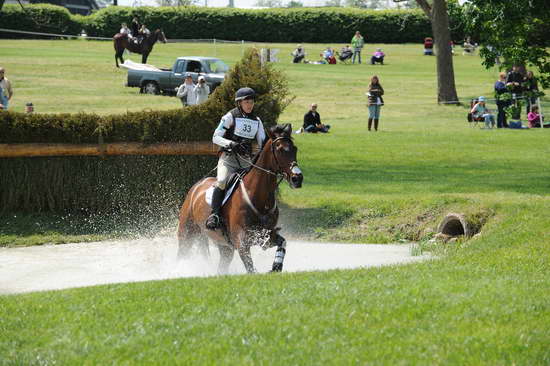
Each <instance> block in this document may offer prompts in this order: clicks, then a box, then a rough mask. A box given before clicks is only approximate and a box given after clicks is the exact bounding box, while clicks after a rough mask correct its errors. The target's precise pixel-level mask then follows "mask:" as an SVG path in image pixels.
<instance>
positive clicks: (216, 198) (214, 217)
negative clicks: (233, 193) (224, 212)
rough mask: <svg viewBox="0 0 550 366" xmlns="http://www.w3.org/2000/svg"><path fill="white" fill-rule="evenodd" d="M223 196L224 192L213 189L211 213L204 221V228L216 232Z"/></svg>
mask: <svg viewBox="0 0 550 366" xmlns="http://www.w3.org/2000/svg"><path fill="white" fill-rule="evenodd" d="M223 196H224V190H223V189H220V188H218V187H214V192H212V213H211V214H210V216H208V218H207V219H206V227H207V228H208V229H210V230H216V229H217V228H218V227H220V223H221V218H220V210H221V207H222V201H223Z"/></svg>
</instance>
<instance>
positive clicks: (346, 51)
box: [338, 45, 353, 62]
mask: <svg viewBox="0 0 550 366" xmlns="http://www.w3.org/2000/svg"><path fill="white" fill-rule="evenodd" d="M351 56H353V50H352V49H351V47H350V46H349V45H346V46H344V47H342V49H341V50H340V56H339V57H338V58H339V59H340V61H342V62H345V61H347V60H349V59H350V58H351Z"/></svg>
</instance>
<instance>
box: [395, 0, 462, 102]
mask: <svg viewBox="0 0 550 366" xmlns="http://www.w3.org/2000/svg"><path fill="white" fill-rule="evenodd" d="M402 1H403V0H394V2H396V3H399V2H402ZM405 1H406V0H405ZM415 1H416V3H417V4H418V6H420V8H421V9H422V10H423V11H424V13H426V15H427V16H428V18H429V19H430V22H431V24H432V33H433V36H434V38H435V39H434V41H435V47H436V61H437V62H436V63H437V102H438V103H446V104H457V103H458V94H457V93H456V85H455V72H454V67H453V54H452V52H451V47H450V43H451V29H450V26H449V14H448V11H447V0H431V1H430V2H429V1H428V0H415ZM451 1H455V0H449V2H451Z"/></svg>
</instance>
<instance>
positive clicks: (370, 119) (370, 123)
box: [369, 118, 372, 131]
mask: <svg viewBox="0 0 550 366" xmlns="http://www.w3.org/2000/svg"><path fill="white" fill-rule="evenodd" d="M371 127H372V118H369V131H370V128H371Z"/></svg>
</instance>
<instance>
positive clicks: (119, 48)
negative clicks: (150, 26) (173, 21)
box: [113, 29, 166, 67]
mask: <svg viewBox="0 0 550 366" xmlns="http://www.w3.org/2000/svg"><path fill="white" fill-rule="evenodd" d="M157 41H160V42H162V43H166V36H165V35H164V32H163V31H162V30H161V29H157V30H156V31H154V32H153V33H151V35H150V36H149V37H147V38H144V39H143V40H142V41H141V43H139V44H138V43H135V42H133V41H131V40H129V39H128V35H127V34H123V33H117V34H115V35H114V36H113V44H114V46H115V64H116V67H119V66H118V60H120V62H121V63H124V59H123V58H122V54H123V53H124V49H127V50H128V51H130V52H133V53H139V54H141V63H142V64H145V63H147V57H149V54H150V53H151V51H152V50H153V46H154V45H155V43H157Z"/></svg>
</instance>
